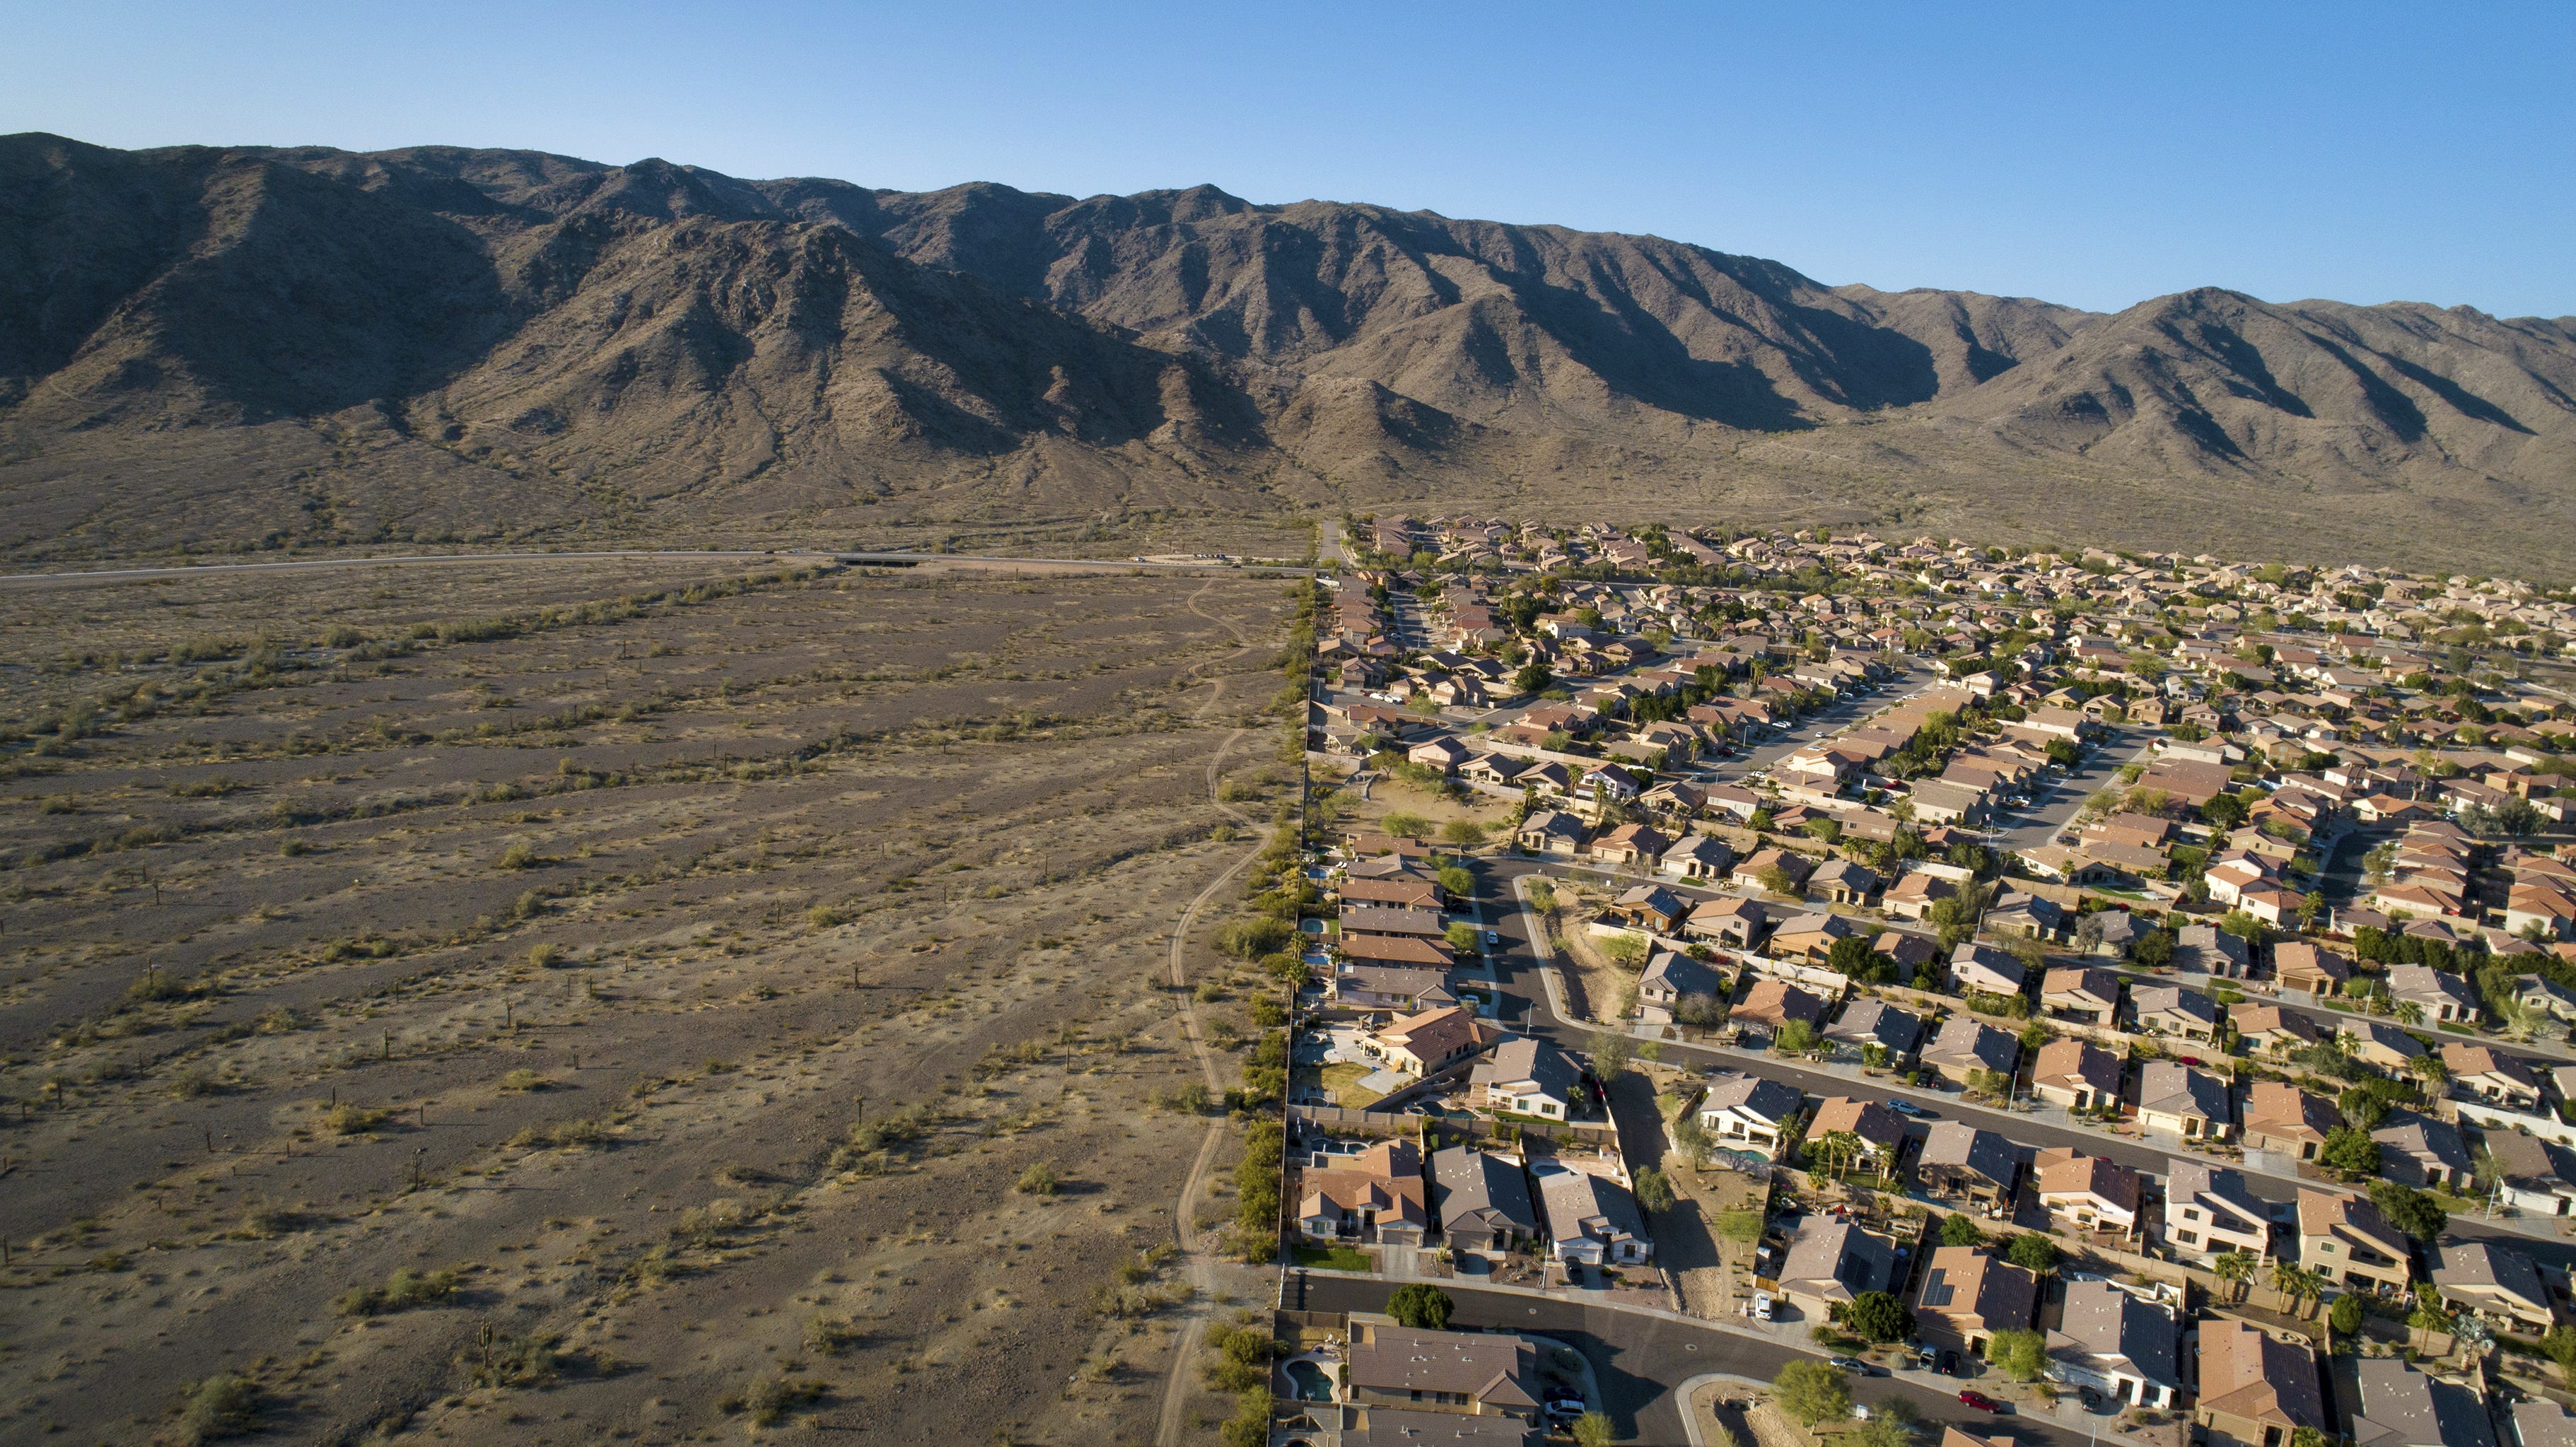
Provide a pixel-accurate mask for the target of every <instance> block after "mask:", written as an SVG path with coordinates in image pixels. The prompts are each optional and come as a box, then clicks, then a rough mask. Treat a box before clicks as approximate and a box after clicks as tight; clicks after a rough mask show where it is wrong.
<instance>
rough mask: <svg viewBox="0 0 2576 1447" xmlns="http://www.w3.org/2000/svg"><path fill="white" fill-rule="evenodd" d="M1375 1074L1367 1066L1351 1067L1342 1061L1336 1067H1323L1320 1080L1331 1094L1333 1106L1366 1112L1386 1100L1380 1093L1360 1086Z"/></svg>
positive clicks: (1348, 1063) (1351, 1065)
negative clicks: (1321, 1079)
mask: <svg viewBox="0 0 2576 1447" xmlns="http://www.w3.org/2000/svg"><path fill="white" fill-rule="evenodd" d="M1375 1074H1377V1072H1376V1071H1375V1070H1373V1069H1371V1068H1370V1067H1368V1066H1365V1065H1353V1064H1351V1063H1350V1062H1349V1061H1343V1062H1342V1063H1340V1064H1338V1065H1327V1066H1325V1067H1324V1069H1323V1071H1322V1078H1323V1083H1324V1088H1325V1089H1326V1090H1329V1091H1331V1092H1332V1093H1333V1103H1334V1104H1335V1105H1340V1106H1347V1107H1348V1108H1350V1109H1352V1110H1366V1109H1368V1108H1369V1107H1370V1106H1372V1105H1375V1104H1377V1103H1378V1102H1379V1101H1381V1100H1384V1099H1386V1097H1385V1095H1383V1094H1382V1093H1380V1092H1378V1091H1374V1090H1370V1089H1367V1088H1366V1087H1364V1086H1362V1085H1361V1084H1360V1082H1361V1081H1363V1080H1365V1079H1367V1078H1368V1077H1370V1076H1372V1075H1375Z"/></svg>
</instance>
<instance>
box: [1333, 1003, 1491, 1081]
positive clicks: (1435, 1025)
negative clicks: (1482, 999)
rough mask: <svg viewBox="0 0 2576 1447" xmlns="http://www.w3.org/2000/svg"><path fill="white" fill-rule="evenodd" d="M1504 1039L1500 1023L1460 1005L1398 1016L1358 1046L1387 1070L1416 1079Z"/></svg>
mask: <svg viewBox="0 0 2576 1447" xmlns="http://www.w3.org/2000/svg"><path fill="white" fill-rule="evenodd" d="M1502 1038H1503V1029H1502V1027H1501V1026H1499V1025H1494V1024H1490V1023H1488V1022H1486V1021H1483V1020H1479V1019H1477V1018H1476V1017H1475V1016H1473V1015H1470V1014H1468V1013H1467V1011H1466V1009H1465V1008H1464V1007H1462V1006H1457V1005H1452V1006H1450V1007H1448V1008H1447V1009H1444V1010H1426V1011H1424V1012H1423V1013H1421V1014H1419V1015H1399V1016H1397V1017H1396V1018H1395V1019H1393V1020H1391V1021H1389V1022H1387V1023H1386V1024H1385V1025H1383V1026H1381V1027H1379V1029H1378V1030H1377V1031H1375V1032H1374V1033H1372V1034H1369V1035H1366V1036H1363V1037H1362V1043H1361V1048H1362V1049H1364V1050H1366V1051H1367V1052H1368V1053H1369V1054H1371V1055H1374V1056H1376V1057H1377V1058H1378V1059H1379V1060H1380V1061H1381V1062H1383V1063H1384V1064H1385V1066H1386V1068H1387V1069H1389V1070H1393V1071H1396V1072H1398V1073H1400V1074H1404V1075H1410V1076H1413V1077H1415V1078H1416V1079H1419V1078H1421V1077H1423V1076H1426V1075H1435V1074H1438V1073H1439V1072H1440V1071H1443V1070H1446V1069H1448V1068H1449V1067H1450V1066H1452V1065H1455V1064H1457V1063H1458V1062H1459V1061H1461V1060H1465V1059H1467V1058H1468V1057H1470V1056H1472V1055H1474V1054H1476V1053H1477V1052H1478V1051H1480V1050H1483V1049H1484V1048H1485V1047H1486V1046H1489V1045H1492V1044H1494V1043H1495V1042H1497V1041H1499V1040H1501V1039H1502Z"/></svg>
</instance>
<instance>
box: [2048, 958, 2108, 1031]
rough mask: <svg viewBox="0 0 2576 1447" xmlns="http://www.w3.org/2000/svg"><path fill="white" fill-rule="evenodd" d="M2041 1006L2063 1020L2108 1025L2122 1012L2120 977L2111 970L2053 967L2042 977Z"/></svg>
mask: <svg viewBox="0 0 2576 1447" xmlns="http://www.w3.org/2000/svg"><path fill="white" fill-rule="evenodd" d="M2039 1005H2040V1008H2041V1009H2043V1010H2046V1011H2047V1012H2048V1013H2050V1014H2052V1015H2055V1016H2057V1017H2058V1018H2060V1019H2063V1020H2080V1021H2082V1022H2083V1023H2085V1024H2087V1025H2108V1024H2110V1023H2111V1021H2112V1020H2113V1019H2114V1018H2115V1017H2116V1016H2118V1014H2119V1013H2120V977H2119V976H2118V975H2115V974H2113V973H2111V972H2110V971H2109V970H2095V969H2072V970H2069V969H2058V970H2051V971H2049V972H2048V973H2047V974H2045V975H2042V976H2041V977H2040V981H2039Z"/></svg>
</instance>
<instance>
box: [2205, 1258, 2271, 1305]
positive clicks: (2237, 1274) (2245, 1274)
mask: <svg viewBox="0 0 2576 1447" xmlns="http://www.w3.org/2000/svg"><path fill="white" fill-rule="evenodd" d="M2262 1261H2263V1258H2261V1257H2259V1256H2257V1255H2255V1254H2254V1253H2253V1252H2251V1251H2222V1252H2220V1253H2219V1254H2218V1259H2217V1260H2216V1261H2213V1262H2211V1263H2210V1270H2211V1271H2212V1272H2213V1273H2215V1274H2216V1275H2217V1277H2218V1279H2219V1280H2220V1281H2223V1282H2225V1283H2226V1284H2227V1285H2228V1287H2229V1288H2230V1292H2231V1297H2241V1296H2242V1295H2243V1293H2244V1286H2245V1283H2246V1282H2247V1281H2250V1280H2252V1279H2253V1276H2254V1268H2255V1267H2257V1266H2259V1265H2261V1264H2262Z"/></svg>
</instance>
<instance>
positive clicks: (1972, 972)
mask: <svg viewBox="0 0 2576 1447" xmlns="http://www.w3.org/2000/svg"><path fill="white" fill-rule="evenodd" d="M2029 977H2030V976H2029V972H2028V971H2026V970H2024V969H2023V968H2022V967H2021V961H2019V960H2016V959H2014V958H2013V957H2012V956H2010V955H2008V954H2005V953H2004V952H2003V951H2001V950H1998V949H1992V948H1989V947H1988V946H1985V945H1971V944H1963V945H1961V946H1959V947H1958V948H1957V949H1956V950H1953V951H1951V952H1950V982H1951V983H1952V984H1954V985H1957V986H1958V987H1959V988H1960V989H1962V990H1983V991H1985V992H1986V993H1987V994H1989V995H2018V994H2020V993H2021V984H2022V981H2023V980H2026V979H2028V978H2029Z"/></svg>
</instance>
